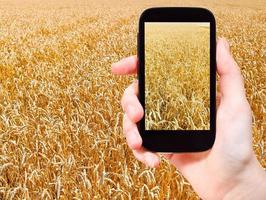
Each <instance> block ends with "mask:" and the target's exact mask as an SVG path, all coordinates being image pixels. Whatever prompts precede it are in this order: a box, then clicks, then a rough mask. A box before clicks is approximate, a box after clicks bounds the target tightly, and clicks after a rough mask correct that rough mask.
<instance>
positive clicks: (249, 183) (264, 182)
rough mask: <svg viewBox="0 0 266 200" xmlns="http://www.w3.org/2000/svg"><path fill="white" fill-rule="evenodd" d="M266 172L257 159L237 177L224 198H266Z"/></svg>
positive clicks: (234, 199)
mask: <svg viewBox="0 0 266 200" xmlns="http://www.w3.org/2000/svg"><path fill="white" fill-rule="evenodd" d="M265 197H266V172H265V171H264V170H263V168H262V167H261V166H260V164H259V162H258V161H257V160H256V159H255V161H254V162H252V163H250V166H249V167H247V168H246V170H245V171H243V172H242V173H241V174H240V175H239V177H238V178H237V181H236V184H235V185H234V186H233V187H232V188H231V190H229V191H228V192H227V193H226V194H225V196H224V198H223V199H224V200H231V199H233V200H238V199H241V200H245V199H247V200H248V199H256V200H260V199H265Z"/></svg>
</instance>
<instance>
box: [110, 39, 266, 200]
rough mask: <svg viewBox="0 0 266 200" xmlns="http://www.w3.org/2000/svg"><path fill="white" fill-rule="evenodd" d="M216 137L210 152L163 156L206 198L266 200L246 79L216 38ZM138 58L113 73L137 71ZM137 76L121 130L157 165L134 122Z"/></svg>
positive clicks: (142, 157)
mask: <svg viewBox="0 0 266 200" xmlns="http://www.w3.org/2000/svg"><path fill="white" fill-rule="evenodd" d="M216 60H217V72H218V75H219V76H220V80H219V89H220V93H219V94H218V95H217V120H216V126H217V131H216V140H215V143H214V145H213V147H212V149H211V150H208V151H205V152H197V153H175V154H173V153H172V154H163V155H162V156H164V157H165V158H167V159H168V160H169V161H170V162H171V163H172V164H173V165H174V166H175V167H176V168H177V169H178V170H179V171H180V172H181V173H182V174H183V175H184V176H185V177H186V179H187V180H188V181H189V182H190V183H191V185H192V187H193V188H194V190H195V191H196V192H197V193H198V195H199V196H200V197H201V198H203V199H257V200H259V199H265V197H266V174H265V171H264V170H263V168H262V167H261V166H260V164H259V162H258V160H257V159H256V155H255V153H254V151H253V148H252V127H251V126H252V117H251V115H252V113H251V109H250V106H249V103H248V101H247V98H246V94H245V88H244V82H243V77H242V76H241V72H240V69H239V67H238V65H237V63H236V62H235V60H234V59H233V57H232V55H231V53H230V49H229V44H228V42H227V41H226V40H225V39H224V38H220V39H219V40H218V42H217V55H216ZM137 62H138V60H137V57H136V56H131V57H127V58H124V59H122V60H121V61H119V62H117V63H114V64H113V65H112V73H113V74H118V75H128V74H135V73H136V72H137ZM137 86H138V83H137V81H136V80H135V81H134V82H133V83H132V84H131V85H130V86H129V87H128V88H127V89H126V90H125V92H124V95H123V97H122V100H121V104H122V108H123V110H124V120H123V130H124V131H123V132H124V134H125V136H126V139H127V143H128V146H129V147H130V148H131V149H132V151H133V154H134V156H135V157H136V159H138V160H139V161H141V162H143V163H145V164H146V165H148V166H150V167H157V166H158V165H159V162H160V155H159V154H158V153H155V152H149V151H147V150H145V149H144V148H143V147H142V146H141V144H142V139H141V137H140V135H139V132H138V129H137V126H136V122H138V121H139V120H140V119H141V118H142V117H143V115H144V111H143V108H142V106H141V104H140V102H139V100H138V98H137V94H138V87H137Z"/></svg>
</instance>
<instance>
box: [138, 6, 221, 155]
mask: <svg viewBox="0 0 266 200" xmlns="http://www.w3.org/2000/svg"><path fill="white" fill-rule="evenodd" d="M215 27H216V26H215V18H214V15H213V14H212V13H211V12H210V11H209V10H207V9H205V8H189V7H160V8H149V9H147V10H145V11H144V12H143V13H142V14H141V16H140V19H139V32H138V60H139V63H138V79H139V86H138V87H139V100H140V102H141V104H142V106H143V108H144V117H143V118H142V120H141V121H140V122H139V123H138V129H139V132H140V135H141V137H142V140H143V143H142V145H143V147H144V148H146V149H147V150H150V151H154V152H199V151H205V150H208V149H210V148H211V147H212V146H213V144H214V141H215V123H216V107H215V105H216V92H215V90H216V40H215V38H216V28H215Z"/></svg>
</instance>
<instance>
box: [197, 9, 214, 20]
mask: <svg viewBox="0 0 266 200" xmlns="http://www.w3.org/2000/svg"><path fill="white" fill-rule="evenodd" d="M199 9H201V10H203V11H204V12H206V13H208V15H210V16H211V17H212V18H213V19H214V20H215V16H214V14H213V12H212V11H211V10H210V9H208V8H206V7H199Z"/></svg>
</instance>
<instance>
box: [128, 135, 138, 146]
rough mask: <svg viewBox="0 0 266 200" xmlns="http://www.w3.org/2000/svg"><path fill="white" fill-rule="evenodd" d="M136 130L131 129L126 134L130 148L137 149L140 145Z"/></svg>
mask: <svg viewBox="0 0 266 200" xmlns="http://www.w3.org/2000/svg"><path fill="white" fill-rule="evenodd" d="M136 134H137V133H136V132H135V131H131V132H130V133H129V134H128V141H129V146H130V148H131V149H138V148H139V147H140V145H139V141H137V140H138V138H137V136H136Z"/></svg>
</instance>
